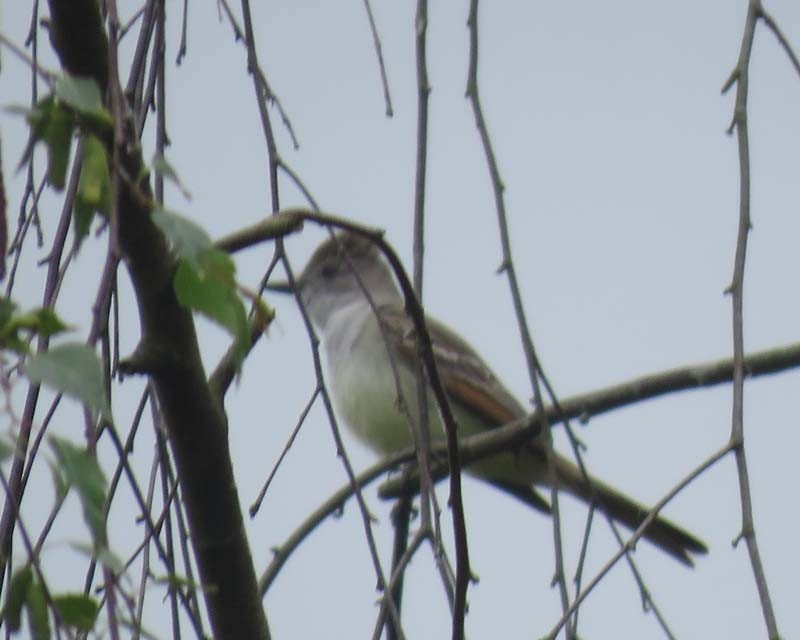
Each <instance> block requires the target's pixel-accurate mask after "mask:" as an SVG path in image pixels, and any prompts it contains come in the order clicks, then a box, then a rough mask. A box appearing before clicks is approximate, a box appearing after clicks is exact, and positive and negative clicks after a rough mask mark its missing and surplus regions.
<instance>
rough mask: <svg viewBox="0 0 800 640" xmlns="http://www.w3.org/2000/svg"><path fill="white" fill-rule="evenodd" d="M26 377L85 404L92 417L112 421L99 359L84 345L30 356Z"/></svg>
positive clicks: (58, 348) (66, 346) (64, 347)
mask: <svg viewBox="0 0 800 640" xmlns="http://www.w3.org/2000/svg"><path fill="white" fill-rule="evenodd" d="M25 374H26V375H27V376H28V378H29V379H30V380H31V381H33V382H41V383H42V384H45V385H47V386H49V387H52V388H53V389H55V390H56V391H60V392H61V393H64V394H66V395H68V396H71V397H73V398H75V399H77V400H79V401H80V402H82V403H84V404H85V405H86V406H87V407H89V409H90V410H91V411H92V413H93V414H95V415H97V414H98V413H100V414H102V415H104V416H106V417H107V418H108V419H109V420H110V419H111V408H110V407H109V405H108V401H107V400H106V394H105V385H104V384H103V370H102V367H101V365H100V359H99V358H98V357H97V354H96V353H95V352H94V350H93V349H90V348H89V347H87V346H86V345H84V344H79V343H67V344H62V345H60V346H58V347H53V348H52V349H50V350H49V351H46V352H44V353H38V354H36V355H34V356H31V357H30V358H29V359H28V361H27V362H26V363H25Z"/></svg>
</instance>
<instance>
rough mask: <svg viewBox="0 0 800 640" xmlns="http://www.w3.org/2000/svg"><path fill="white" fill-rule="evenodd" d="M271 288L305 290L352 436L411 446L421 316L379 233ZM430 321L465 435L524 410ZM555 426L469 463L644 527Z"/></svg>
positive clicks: (672, 535) (640, 513)
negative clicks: (409, 303)
mask: <svg viewBox="0 0 800 640" xmlns="http://www.w3.org/2000/svg"><path fill="white" fill-rule="evenodd" d="M268 288H270V289H273V290H275V291H284V292H286V291H294V292H296V293H297V295H298V296H299V300H300V302H301V303H302V305H303V306H304V307H305V309H306V311H307V313H308V316H309V318H310V320H311V323H312V324H313V326H314V328H315V330H316V331H317V332H318V334H319V336H320V339H321V342H322V345H323V347H324V349H325V354H326V361H327V369H328V378H327V380H328V382H329V385H330V389H331V396H332V398H333V403H334V407H335V409H336V414H337V416H338V417H339V418H340V419H342V420H343V421H344V422H345V424H346V425H347V426H348V427H349V428H350V430H351V431H352V432H353V433H354V434H355V436H356V437H357V438H358V439H359V440H361V441H362V442H363V443H365V444H366V445H367V446H368V447H369V448H371V449H372V450H373V451H374V452H376V453H377V454H378V455H380V456H387V455H390V454H392V453H396V452H397V451H400V450H402V449H405V448H407V447H410V446H413V444H414V439H413V435H412V431H411V427H410V426H409V423H408V419H407V414H406V413H404V412H403V411H402V409H401V404H400V403H399V402H398V399H399V398H398V390H400V391H401V393H402V397H403V400H404V402H405V405H406V406H407V407H416V406H417V404H416V403H417V382H416V361H417V357H418V356H417V349H416V338H415V332H414V325H413V322H412V320H411V318H410V316H409V315H408V314H407V312H406V310H405V306H404V298H403V295H402V294H401V291H400V289H399V287H398V285H397V282H396V280H395V277H394V275H393V272H392V269H391V268H390V266H389V264H388V263H387V262H386V260H385V259H384V258H383V255H382V253H381V252H380V250H379V249H378V248H377V247H376V245H375V243H374V242H373V241H372V240H371V239H370V238H369V237H368V236H365V235H362V234H358V233H356V232H353V231H349V232H348V231H345V232H342V231H340V232H337V233H334V234H332V235H331V236H330V237H328V238H327V239H326V240H325V241H323V242H322V243H321V244H320V245H319V246H318V247H317V249H316V250H315V251H314V253H313V254H312V256H311V258H310V259H309V260H308V262H307V264H306V266H305V268H304V269H303V270H302V272H301V273H300V275H299V276H298V277H297V278H296V279H295V281H294V286H293V287H290V286H289V285H288V283H285V282H284V283H273V284H271V285H269V287H268ZM425 323H426V326H427V330H428V333H429V335H430V338H431V343H432V350H433V354H434V359H435V361H436V368H437V371H438V373H439V376H440V378H441V380H442V383H443V385H444V388H445V391H446V393H447V396H448V401H449V403H450V405H451V407H452V409H453V414H454V415H455V418H456V422H457V424H458V428H459V432H458V434H459V437H462V436H469V435H473V434H477V433H482V432H485V431H488V430H491V429H494V428H497V427H499V426H502V425H504V424H507V423H509V422H511V421H513V420H516V419H519V418H522V417H524V416H525V415H527V413H528V412H527V411H526V410H525V407H524V406H523V405H522V404H521V403H520V402H519V401H518V400H517V399H516V398H515V397H514V396H513V395H512V394H511V393H510V392H509V391H508V390H507V389H506V387H505V386H504V385H503V384H502V383H501V382H500V380H499V379H498V377H497V376H496V375H495V374H494V373H493V372H492V370H491V369H490V368H489V366H488V365H487V364H486V363H485V362H484V360H483V359H482V358H481V357H480V356H479V355H478V353H477V352H476V351H475V349H473V348H472V347H471V346H470V344H469V343H468V342H467V341H466V340H465V339H463V338H461V337H460V336H459V335H458V334H457V333H455V331H453V330H452V329H450V328H449V327H447V326H445V325H444V324H443V323H441V322H439V321H437V320H435V319H434V318H431V317H426V321H425ZM427 402H428V405H429V411H428V415H429V420H430V434H431V440H432V441H433V442H436V441H441V440H442V439H443V438H444V430H443V427H442V422H441V418H440V416H439V413H438V411H437V409H436V404H435V401H434V399H433V396H432V393H431V391H430V387H429V386H428V391H427ZM548 435H549V434H547V433H540V434H539V435H537V436H535V437H534V438H533V439H532V440H530V441H528V442H526V443H525V444H524V445H523V446H522V447H520V448H519V449H518V450H515V451H507V452H501V453H498V454H493V455H492V456H490V457H487V458H485V459H482V460H479V461H476V462H474V463H472V464H469V465H467V466H466V467H465V469H464V471H465V472H466V473H468V474H470V475H472V476H474V477H477V478H479V479H480V480H483V481H485V482H487V483H489V484H490V485H493V486H494V487H496V488H498V489H500V490H502V491H504V492H506V493H508V494H510V495H512V496H514V497H515V498H517V499H519V500H521V501H522V502H524V503H526V504H528V505H530V506H531V507H533V508H534V509H536V510H537V511H541V512H544V513H550V511H551V507H550V504H549V502H548V501H547V500H546V499H545V498H544V497H543V496H542V495H541V494H540V493H539V491H537V488H538V489H541V488H550V487H551V485H552V484H556V485H557V488H558V489H559V490H563V491H566V492H567V493H569V494H571V495H573V496H574V497H576V498H579V499H580V500H582V501H583V502H585V503H587V504H591V505H593V506H594V507H595V508H596V509H599V510H600V511H602V512H603V513H605V514H607V515H608V516H610V517H611V518H612V519H613V520H615V521H618V522H620V523H622V524H623V525H625V526H627V527H629V528H631V529H636V528H638V527H639V526H640V525H641V523H642V522H643V520H644V518H645V517H646V515H647V514H648V513H649V511H650V509H648V508H647V507H646V506H644V505H642V504H640V503H639V502H637V501H636V500H634V499H632V498H630V497H628V496H627V495H625V494H624V493H622V492H621V491H619V490H617V489H615V488H614V487H612V486H610V485H609V484H606V483H604V482H602V481H601V480H598V479H597V478H594V477H591V476H586V475H585V474H584V472H583V471H581V469H580V468H579V467H578V466H577V465H576V464H575V463H573V462H572V461H571V460H569V459H567V458H566V457H564V456H563V455H561V454H559V453H557V452H556V451H554V450H553V449H552V444H551V441H550V439H549V438H548V437H547V436H548ZM643 537H644V538H645V539H646V540H648V541H649V542H651V543H653V544H654V545H656V546H657V547H658V548H660V549H661V550H663V551H665V552H666V553H667V554H669V555H670V556H671V557H673V558H675V559H676V560H678V561H679V562H681V563H682V564H684V565H687V566H693V564H694V561H693V555H692V554H705V553H707V552H708V548H707V547H706V545H705V544H704V543H703V542H702V541H701V540H700V539H698V538H697V537H695V536H694V535H692V534H691V533H689V532H688V531H686V530H684V529H682V528H681V527H679V526H677V525H676V524H673V523H672V522H670V521H669V520H667V519H665V518H663V517H660V516H659V517H657V518H655V519H654V520H653V521H652V522H651V523H650V525H649V526H648V527H647V529H646V530H645V531H644V534H643Z"/></svg>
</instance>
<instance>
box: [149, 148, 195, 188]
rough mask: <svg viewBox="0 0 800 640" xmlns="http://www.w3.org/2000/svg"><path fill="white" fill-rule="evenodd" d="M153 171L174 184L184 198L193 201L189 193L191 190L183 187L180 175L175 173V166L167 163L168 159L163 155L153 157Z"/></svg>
mask: <svg viewBox="0 0 800 640" xmlns="http://www.w3.org/2000/svg"><path fill="white" fill-rule="evenodd" d="M152 164H153V169H155V170H156V171H158V172H159V173H160V174H161V175H162V176H164V177H165V178H166V179H167V180H169V181H170V182H172V183H173V184H174V185H175V186H176V187H178V189H179V190H180V192H181V193H182V194H183V197H184V198H186V199H187V200H191V199H192V194H191V193H189V190H188V189H187V188H186V187H184V186H183V183H182V182H181V179H180V178H179V177H178V173H177V172H176V171H175V169H174V168H173V166H172V165H171V164H170V163H169V162H167V159H166V158H165V157H164V156H162V155H161V154H158V153H157V154H155V155H154V156H153V162H152Z"/></svg>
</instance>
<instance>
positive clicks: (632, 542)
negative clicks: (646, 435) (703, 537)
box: [545, 443, 733, 640]
mask: <svg viewBox="0 0 800 640" xmlns="http://www.w3.org/2000/svg"><path fill="white" fill-rule="evenodd" d="M732 450H733V447H732V445H731V443H728V444H726V445H725V446H724V447H723V448H722V449H720V450H719V451H717V452H716V453H713V454H712V455H710V456H709V457H708V458H707V459H706V460H704V461H703V462H702V463H700V464H699V465H698V466H697V467H695V469H693V470H692V471H691V472H690V473H689V474H687V475H686V477H684V478H683V479H682V480H681V481H680V482H679V483H678V484H677V485H675V486H674V487H673V488H672V489H671V490H670V491H669V492H668V493H667V494H666V495H665V496H664V497H663V498H662V499H661V500H659V501H658V502H657V503H656V504H655V505H654V506H653V507H652V508H651V509H650V511H649V512H648V513H647V516H646V517H645V519H644V520H642V523H641V524H640V525H639V527H638V528H637V529H636V531H634V532H633V534H632V535H631V537H630V538H628V540H627V541H626V542H625V544H623V545H622V546H621V547H620V548H619V549H618V550H617V552H616V553H615V554H614V555H613V556H612V557H611V558H610V559H609V561H608V562H607V563H606V564H605V565H604V566H603V568H602V569H600V571H598V572H597V575H595V577H594V578H592V580H591V581H590V582H589V584H588V585H586V588H585V589H584V590H583V591H581V592H580V593H579V594H577V595H576V596H575V599H574V600H573V601H572V603H571V604H570V606H569V608H568V609H567V611H566V612H565V613H564V615H563V616H562V617H561V619H560V620H559V621H558V622H557V623H556V624H555V625H554V626H553V628H552V629H551V630H550V633H549V634H547V636H545V637H546V638H548V640H555V638H556V636H557V635H558V632H559V631H560V630H561V628H562V627H563V626H564V625H565V624H566V623H567V621H568V620H569V619H570V617H571V616H572V614H573V613H575V610H576V609H577V608H578V607H579V606H580V604H581V603H582V602H583V601H584V600H585V599H586V597H587V596H588V595H589V594H590V593H591V592H592V591H593V590H594V588H595V587H596V586H597V585H598V584H600V582H601V581H602V579H603V578H604V577H605V576H606V574H607V573H608V572H609V571H611V569H612V568H613V567H614V565H615V564H616V563H617V562H619V559H620V558H622V557H623V556H624V555H625V554H627V553H629V552H630V551H632V550H633V549H634V547H635V546H636V542H637V541H638V540H639V539H640V538H641V537H642V535H644V532H645V531H646V530H647V527H649V526H650V525H651V524H652V522H653V521H654V520H655V519H656V517H657V516H658V514H659V512H660V511H661V510H662V509H663V508H664V506H666V504H667V503H669V501H670V500H672V499H673V498H674V497H675V496H676V495H678V494H679V493H680V492H681V491H682V490H683V489H684V488H685V487H687V486H688V485H689V484H691V483H692V482H693V481H694V480H695V479H696V478H698V477H699V476H700V475H702V474H703V472H705V471H706V470H707V469H709V468H711V467H712V466H713V465H714V464H716V463H717V462H719V461H720V460H721V459H722V458H724V457H725V455H726V454H728V453H729V452H730V451H732Z"/></svg>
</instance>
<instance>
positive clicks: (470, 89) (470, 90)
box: [466, 0, 585, 638]
mask: <svg viewBox="0 0 800 640" xmlns="http://www.w3.org/2000/svg"><path fill="white" fill-rule="evenodd" d="M467 27H468V29H469V41H470V48H469V71H468V74H467V91H466V94H467V98H468V99H469V102H470V104H471V106H472V111H473V114H474V116H475V126H476V128H477V130H478V136H479V137H480V140H481V144H482V146H483V151H484V155H485V156H486V163H487V165H488V169H489V175H490V178H491V183H492V191H493V192H494V200H495V210H496V213H497V224H498V228H499V231H500V243H501V245H502V249H503V261H502V266H501V268H500V269H501V271H504V272H505V275H506V277H507V279H508V286H509V290H510V293H511V300H512V304H513V306H514V313H515V314H516V318H517V326H518V327H519V332H520V339H521V341H522V349H523V352H524V354H525V360H526V362H527V365H528V376H529V378H530V382H531V387H532V390H533V401H534V407H535V408H536V410H537V411H540V412H542V414H543V415H544V412H543V410H544V401H543V399H542V393H541V389H540V384H539V375H540V371H541V365H540V363H539V359H538V357H537V356H536V350H535V348H534V345H533V338H532V337H531V334H530V330H529V328H528V321H527V319H526V317H525V307H524V305H523V304H522V295H521V294H520V290H519V283H518V281H517V274H516V269H515V268H514V261H513V258H512V257H511V241H510V237H509V231H508V218H507V216H506V205H505V197H504V195H503V194H504V191H505V185H504V184H503V180H502V177H501V175H500V169H499V167H498V163H497V157H496V155H495V152H494V147H493V145H492V141H491V137H490V136H489V130H488V128H487V126H486V118H485V116H484V114H483V107H482V105H481V99H480V91H479V89H478V0H471V1H470V9H469V18H468V19H467ZM545 421H546V417H545ZM544 433H545V439H546V442H548V447H547V458H548V464H547V467H548V469H549V473H550V474H551V476H552V477H551V478H550V483H549V484H550V487H551V492H550V504H551V510H552V516H553V546H554V551H555V553H554V556H555V569H554V577H553V580H554V583H555V584H557V585H558V589H559V594H560V597H561V607H562V610H564V611H566V610H567V608H568V607H569V590H568V588H567V579H566V574H565V571H564V553H563V544H562V539H561V509H560V506H559V500H558V481H557V479H556V478H555V464H554V461H553V456H554V453H553V448H552V436H551V434H550V429H549V428H548V425H547V424H545V432H544ZM584 475H585V474H584ZM566 625H567V630H566V631H567V637H568V638H572V637H573V633H572V629H571V620H570V619H569V618H567V620H566Z"/></svg>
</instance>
